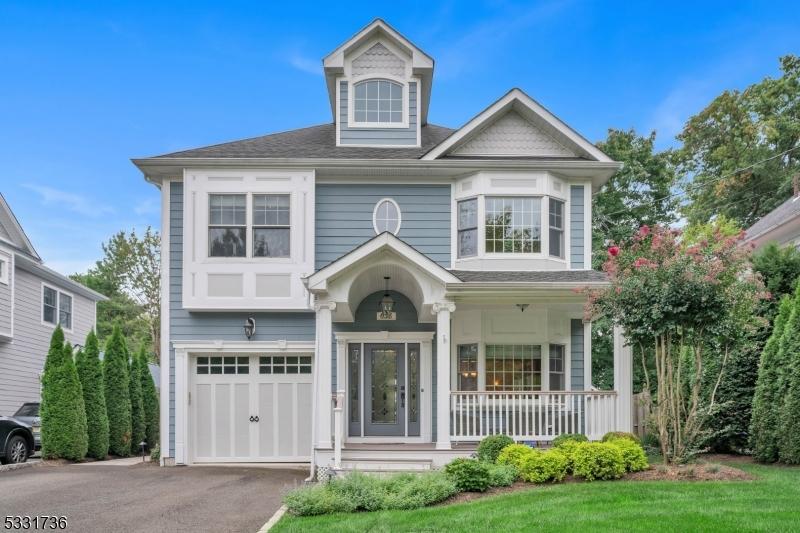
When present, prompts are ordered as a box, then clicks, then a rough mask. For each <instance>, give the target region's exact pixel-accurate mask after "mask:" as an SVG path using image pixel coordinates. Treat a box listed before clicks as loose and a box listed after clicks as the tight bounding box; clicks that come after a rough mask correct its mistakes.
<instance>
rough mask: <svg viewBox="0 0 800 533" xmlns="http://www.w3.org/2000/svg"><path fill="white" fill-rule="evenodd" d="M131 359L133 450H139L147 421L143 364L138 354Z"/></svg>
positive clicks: (129, 386)
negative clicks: (143, 389) (143, 387)
mask: <svg viewBox="0 0 800 533" xmlns="http://www.w3.org/2000/svg"><path fill="white" fill-rule="evenodd" d="M130 361H131V364H130V373H129V377H130V385H128V388H129V390H130V394H131V430H132V433H131V451H132V452H133V451H135V450H138V449H139V443H140V442H142V441H143V440H145V436H146V423H145V413H144V401H143V400H142V366H141V364H140V360H139V357H138V356H137V355H136V354H134V355H133V357H131V358H130ZM145 370H146V369H145Z"/></svg>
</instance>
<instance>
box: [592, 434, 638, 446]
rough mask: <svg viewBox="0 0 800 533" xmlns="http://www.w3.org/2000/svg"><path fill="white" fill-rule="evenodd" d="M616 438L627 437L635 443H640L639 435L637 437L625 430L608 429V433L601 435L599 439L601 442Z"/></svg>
mask: <svg viewBox="0 0 800 533" xmlns="http://www.w3.org/2000/svg"><path fill="white" fill-rule="evenodd" d="M617 439H628V440H630V441H633V442H635V443H636V444H640V441H639V437H637V436H636V435H634V434H633V433H628V432H627V431H609V432H608V433H606V434H605V435H603V438H602V439H600V440H601V441H602V442H609V441H612V440H617Z"/></svg>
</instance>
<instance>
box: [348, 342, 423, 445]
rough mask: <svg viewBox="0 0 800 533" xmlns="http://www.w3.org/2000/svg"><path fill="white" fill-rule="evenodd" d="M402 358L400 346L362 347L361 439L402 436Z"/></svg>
mask: <svg viewBox="0 0 800 533" xmlns="http://www.w3.org/2000/svg"><path fill="white" fill-rule="evenodd" d="M351 355H352V352H351ZM405 355H406V354H405V345H403V344H365V345H364V357H363V361H364V391H365V393H366V394H364V395H363V398H364V400H363V401H364V435H365V436H404V435H405V434H406V401H407V397H406V364H405V363H406V361H405V359H406V357H405ZM416 396H419V393H418V392H417V394H416Z"/></svg>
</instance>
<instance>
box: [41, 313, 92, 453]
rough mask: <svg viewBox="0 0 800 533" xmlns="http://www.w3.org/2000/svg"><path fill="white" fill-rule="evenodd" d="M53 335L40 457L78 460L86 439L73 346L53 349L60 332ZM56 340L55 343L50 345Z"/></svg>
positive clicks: (45, 383)
mask: <svg viewBox="0 0 800 533" xmlns="http://www.w3.org/2000/svg"><path fill="white" fill-rule="evenodd" d="M58 329H60V328H57V330H56V332H54V333H53V339H51V348H50V349H51V352H53V353H48V359H50V365H49V367H48V368H47V371H46V372H45V374H44V377H43V378H42V406H41V423H42V430H41V431H42V434H41V436H42V457H44V458H47V459H69V460H71V461H80V460H81V459H83V458H84V457H86V451H87V448H88V437H87V429H86V411H85V409H84V405H83V391H82V390H81V383H80V380H79V379H78V372H77V370H76V369H75V362H74V361H73V359H72V346H71V345H70V344H69V343H68V342H67V343H65V344H64V345H63V346H62V347H61V356H60V357H59V356H58V354H56V353H55V351H57V350H58V349H59V348H58V346H55V344H56V342H57V340H58V338H59V337H62V338H63V333H61V332H60V331H58ZM53 340H55V341H56V342H53Z"/></svg>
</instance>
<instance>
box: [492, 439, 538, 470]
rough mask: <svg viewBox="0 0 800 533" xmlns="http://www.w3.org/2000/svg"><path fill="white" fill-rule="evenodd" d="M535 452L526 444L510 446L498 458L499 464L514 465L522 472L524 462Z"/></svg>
mask: <svg viewBox="0 0 800 533" xmlns="http://www.w3.org/2000/svg"><path fill="white" fill-rule="evenodd" d="M533 452H534V450H533V448H531V447H530V446H526V445H525V444H510V445H508V446H506V447H505V448H503V449H502V451H501V452H500V455H498V456H497V464H501V465H512V466H515V467H517V470H521V468H520V467H521V466H522V461H523V459H525V458H526V457H529V456H531V455H532V454H533Z"/></svg>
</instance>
